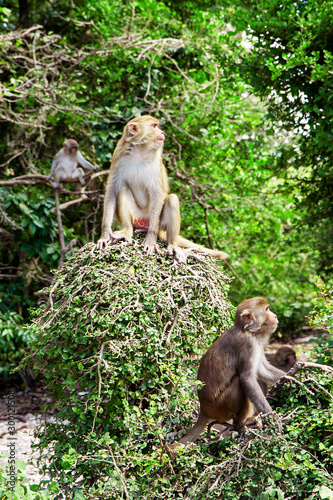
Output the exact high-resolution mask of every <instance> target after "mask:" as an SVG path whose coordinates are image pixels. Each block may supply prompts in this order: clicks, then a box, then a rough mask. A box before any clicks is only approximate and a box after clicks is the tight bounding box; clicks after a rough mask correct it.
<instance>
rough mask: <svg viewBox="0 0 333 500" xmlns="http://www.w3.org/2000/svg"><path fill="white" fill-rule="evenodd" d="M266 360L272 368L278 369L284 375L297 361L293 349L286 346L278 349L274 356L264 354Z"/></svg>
mask: <svg viewBox="0 0 333 500" xmlns="http://www.w3.org/2000/svg"><path fill="white" fill-rule="evenodd" d="M266 358H267V359H268V361H269V362H270V363H271V364H272V365H273V366H275V367H276V368H280V370H283V371H284V372H286V373H287V372H289V370H290V369H291V368H292V367H293V366H294V364H295V363H296V361H297V359H296V353H295V351H294V349H292V348H291V347H288V346H282V347H280V349H278V350H277V351H276V352H275V353H274V354H273V353H266Z"/></svg>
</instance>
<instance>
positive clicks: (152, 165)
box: [97, 116, 228, 262]
mask: <svg viewBox="0 0 333 500" xmlns="http://www.w3.org/2000/svg"><path fill="white" fill-rule="evenodd" d="M158 125H159V121H158V120H156V119H155V118H153V117H151V116H140V117H138V118H134V119H133V120H131V121H130V122H128V123H127V125H126V126H125V129H124V133H123V136H122V137H121V139H120V140H119V142H118V144H117V147H116V149H115V151H114V154H113V157H112V162H111V169H110V174H109V178H108V182H107V186H106V192H105V199H104V213H103V221H102V234H101V238H100V239H99V240H98V242H97V248H98V249H102V248H103V247H104V246H106V245H107V243H108V242H109V241H112V240H119V239H125V240H126V241H128V242H131V239H132V236H133V230H134V229H135V228H138V229H146V230H147V235H146V238H145V240H144V243H143V247H144V250H145V251H146V252H147V254H148V255H150V254H151V253H153V251H154V250H158V247H157V236H159V237H160V238H162V239H163V240H166V241H167V244H168V247H167V251H168V253H169V254H170V255H172V254H175V256H176V258H177V259H178V260H179V261H180V262H186V256H185V254H184V252H182V250H181V248H196V249H200V250H203V251H205V252H206V253H209V254H210V255H212V256H213V257H215V258H218V259H226V258H227V257H228V255H227V254H226V253H225V252H220V251H218V250H210V249H206V248H204V247H202V246H200V245H196V244H195V243H192V242H191V241H189V240H186V239H185V238H182V237H181V236H180V235H179V232H180V211H179V200H178V197H177V196H176V195H175V194H169V182H168V176H167V172H166V169H165V167H164V165H163V163H162V151H163V144H164V132H163V131H162V130H161V129H160V128H159V126H158ZM114 216H116V219H117V220H118V221H119V223H120V225H121V230H120V231H115V232H112V229H111V226H112V222H113V218H114Z"/></svg>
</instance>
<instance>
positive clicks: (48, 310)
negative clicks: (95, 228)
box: [27, 238, 230, 498]
mask: <svg viewBox="0 0 333 500" xmlns="http://www.w3.org/2000/svg"><path fill="white" fill-rule="evenodd" d="M140 239H142V238H140ZM94 248H95V246H94V245H92V244H88V245H86V246H85V247H84V248H83V249H81V250H80V251H79V252H78V253H77V254H75V255H74V256H73V257H72V258H71V259H69V260H68V262H67V263H66V264H65V266H64V267H63V268H62V270H61V271H60V272H59V273H58V274H57V277H56V281H55V284H54V285H53V287H52V288H51V289H50V290H49V303H48V304H47V305H44V306H43V307H41V308H40V309H39V310H38V311H37V314H38V317H37V319H36V320H35V322H34V324H33V326H32V327H31V329H30V331H31V333H32V337H33V339H34V340H33V341H32V345H31V351H32V353H33V354H32V355H31V358H30V361H29V360H27V362H33V364H34V367H35V368H36V369H37V370H38V371H39V372H40V373H42V374H43V376H44V377H45V380H46V384H47V386H48V387H49V388H51V389H52V390H53V392H54V398H55V404H56V405H57V406H60V413H59V415H58V417H59V418H58V421H57V422H55V423H48V424H47V433H44V432H43V433H42V434H41V436H40V438H41V450H42V451H43V453H44V454H45V455H47V458H48V461H49V465H48V468H49V469H50V472H51V476H57V474H58V473H59V474H60V478H59V481H60V483H61V485H62V487H63V489H64V490H65V491H66V495H67V496H66V498H68V495H69V494H70V493H69V492H70V491H75V490H77V489H78V485H79V481H81V479H82V477H83V489H84V488H85V487H87V486H88V485H94V484H96V483H97V482H98V481H99V482H101V481H102V482H104V481H105V484H107V485H108V488H109V489H110V495H111V497H110V498H119V491H124V490H126V491H127V489H129V490H130V491H131V495H134V497H135V496H137V495H139V497H140V498H142V495H143V496H144V495H146V492H147V491H148V490H149V489H150V488H151V487H152V483H151V479H153V478H154V481H155V480H156V473H157V471H159V470H160V469H161V467H162V468H164V467H166V468H167V470H168V471H170V470H171V469H172V466H171V465H170V461H169V458H168V456H167V455H166V454H163V453H162V451H161V444H162V443H164V442H165V441H166V440H167V436H168V433H172V432H174V431H176V430H177V429H180V428H183V427H185V426H186V425H188V418H189V417H191V413H192V412H193V411H194V410H195V409H196V406H197V403H196V401H195V398H194V397H193V391H194V388H193V380H194V379H195V371H196V369H195V368H194V367H193V364H194V363H193V361H191V360H190V359H189V357H191V356H193V355H197V354H199V355H200V354H201V353H202V352H203V350H204V349H205V348H206V347H207V346H208V345H210V344H211V343H212V341H213V340H214V339H215V338H216V337H217V336H218V335H219V334H220V331H221V330H223V329H224V328H226V327H227V326H229V324H230V321H229V308H230V305H229V303H228V301H227V300H226V298H225V296H226V291H227V290H228V283H229V278H228V277H227V276H226V275H225V274H224V271H223V268H222V267H220V266H219V265H217V264H215V263H213V262H212V261H211V260H210V258H209V257H207V256H204V255H202V254H195V255H194V256H189V258H188V261H189V262H188V265H187V266H184V265H178V264H177V263H176V262H174V260H173V259H171V258H170V257H167V258H166V257H165V256H164V255H161V254H155V255H153V256H152V257H147V256H146V255H145V254H143V253H142V251H141V246H140V245H139V243H137V242H134V245H133V246H126V245H124V244H121V243H119V244H117V245H114V246H112V247H111V248H110V247H109V248H108V249H106V250H105V251H104V252H96V251H95V253H94ZM161 251H162V250H161ZM186 358H188V361H187V360H186ZM51 450H52V452H50V451H51ZM165 464H166V465H165ZM79 478H80V479H79ZM105 478H107V480H105ZM159 479H160V478H159ZM166 481H167V482H166V488H167V489H168V484H167V483H168V481H169V479H167V478H166ZM162 483H163V481H162ZM99 484H101V483H99ZM125 484H126V486H125ZM161 488H162V489H161V491H164V490H165V487H164V486H163V485H161ZM96 495H97V493H96ZM95 498H98V496H95ZM103 498H104V497H103Z"/></svg>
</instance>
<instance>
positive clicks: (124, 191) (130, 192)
mask: <svg viewBox="0 0 333 500" xmlns="http://www.w3.org/2000/svg"><path fill="white" fill-rule="evenodd" d="M121 173H122V176H123V184H122V186H121V188H120V190H119V195H118V199H117V205H118V210H120V211H121V210H122V206H123V205H124V204H126V208H127V210H128V209H129V211H130V213H131V216H132V221H133V225H134V227H136V228H139V229H146V230H147V229H148V228H149V219H150V215H151V214H150V212H151V207H152V206H154V205H155V204H156V200H157V199H158V198H160V197H161V193H162V196H163V194H164V193H163V191H164V190H163V186H162V183H161V174H160V170H159V168H158V166H157V165H156V158H151V159H149V158H148V159H147V158H145V159H144V160H142V159H140V158H131V159H130V160H128V161H127V162H126V163H124V164H123V165H122V168H121ZM161 209H162V206H161Z"/></svg>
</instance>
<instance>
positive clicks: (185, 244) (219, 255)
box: [162, 236, 229, 260]
mask: <svg viewBox="0 0 333 500" xmlns="http://www.w3.org/2000/svg"><path fill="white" fill-rule="evenodd" d="M162 238H163V236H162ZM163 239H164V238H163ZM176 244H177V245H179V246H180V247H181V248H194V249H197V250H201V251H202V252H205V253H208V255H211V256H212V257H213V258H214V259H221V260H226V259H227V258H228V257H229V255H228V254H227V253H225V252H222V251H221V250H214V249H212V248H206V247H203V246H202V245H197V244H196V243H193V241H190V240H187V239H186V238H183V237H182V236H177V239H176Z"/></svg>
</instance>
